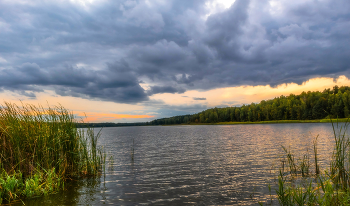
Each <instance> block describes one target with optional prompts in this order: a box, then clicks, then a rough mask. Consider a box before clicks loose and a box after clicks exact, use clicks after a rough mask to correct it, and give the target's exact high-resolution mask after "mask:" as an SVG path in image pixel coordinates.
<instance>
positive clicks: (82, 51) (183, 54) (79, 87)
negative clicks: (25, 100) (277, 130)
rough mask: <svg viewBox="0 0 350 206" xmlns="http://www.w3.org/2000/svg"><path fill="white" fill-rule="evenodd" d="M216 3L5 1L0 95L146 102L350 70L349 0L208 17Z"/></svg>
mask: <svg viewBox="0 0 350 206" xmlns="http://www.w3.org/2000/svg"><path fill="white" fill-rule="evenodd" d="M210 1H211V0H208V1H201V0H193V1H175V0H169V1H164V2H158V1H145V0H135V1H130V0H129V1H94V2H93V3H88V2H86V4H85V5H82V4H80V3H74V2H73V1H69V0H63V1H42V0H32V1H0V31H1V32H0V91H4V90H9V91H13V92H17V93H19V94H21V95H24V96H27V97H30V98H35V93H37V92H42V91H44V90H52V91H55V92H56V94H58V95H63V96H75V97H82V98H89V99H91V98H92V99H99V100H104V101H113V102H121V103H138V102H144V101H148V100H149V97H148V96H150V95H153V94H157V93H183V92H185V91H186V90H194V89H196V90H208V89H213V88H219V87H227V86H239V85H272V86H275V85H278V84H282V83H290V82H295V83H298V84H301V83H302V82H304V81H307V80H308V79H310V78H314V77H332V78H337V77H338V76H339V75H346V76H348V77H349V76H350V75H349V71H350V59H349V56H350V42H349V36H350V12H349V11H350V2H349V1H347V0H339V1H331V0H325V1H301V0H300V1H299V0H298V1H292V2H291V1H287V0H281V1H278V2H275V4H276V5H275V4H272V3H271V4H270V2H269V1H261V0H236V1H235V3H234V4H233V5H232V6H231V7H230V8H228V9H222V10H220V11H219V12H216V13H213V14H211V15H210V16H207V17H206V15H207V14H208V13H209V12H210V11H209V10H208V8H207V6H206V5H210ZM140 84H149V85H153V86H152V87H151V88H150V90H148V91H145V90H144V89H143V88H142V87H141V86H140Z"/></svg>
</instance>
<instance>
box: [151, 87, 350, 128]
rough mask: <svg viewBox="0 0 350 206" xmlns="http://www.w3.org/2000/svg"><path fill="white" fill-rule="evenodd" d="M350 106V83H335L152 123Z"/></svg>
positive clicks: (338, 110)
mask: <svg viewBox="0 0 350 206" xmlns="http://www.w3.org/2000/svg"><path fill="white" fill-rule="evenodd" d="M349 108H350V87H348V86H341V87H338V86H334V87H333V89H330V88H328V89H325V90H324V91H323V92H319V91H316V92H311V91H308V92H302V93H301V94H299V95H295V94H290V95H289V96H283V95H281V96H280V97H276V98H274V99H270V100H262V101H261V102H260V103H251V104H247V105H245V104H244V105H242V106H239V107H226V108H212V109H207V110H205V111H202V112H199V113H197V114H188V115H181V116H175V117H170V118H162V119H156V120H153V121H151V122H150V125H164V124H167V125H168V124H183V123H185V124H188V123H216V122H230V121H231V122H257V121H273V120H314V119H324V118H326V117H332V118H347V117H349V114H350V111H349Z"/></svg>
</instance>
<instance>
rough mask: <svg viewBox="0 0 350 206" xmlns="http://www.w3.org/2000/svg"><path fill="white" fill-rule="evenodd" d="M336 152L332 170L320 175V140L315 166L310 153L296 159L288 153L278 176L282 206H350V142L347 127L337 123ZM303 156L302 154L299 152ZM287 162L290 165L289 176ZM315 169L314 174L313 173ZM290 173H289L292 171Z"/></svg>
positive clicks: (278, 197)
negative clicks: (285, 165)
mask: <svg viewBox="0 0 350 206" xmlns="http://www.w3.org/2000/svg"><path fill="white" fill-rule="evenodd" d="M330 122H332V127H333V134H334V150H333V155H332V158H331V160H330V161H329V162H330V165H329V169H328V170H325V171H324V172H320V168H319V163H318V161H319V159H318V154H317V138H318V136H317V137H316V138H315V140H314V142H313V150H314V151H313V155H314V157H313V162H312V163H310V159H311V158H310V156H309V153H308V151H307V152H306V154H303V155H302V158H296V157H295V155H293V154H292V152H291V151H290V150H287V149H286V148H285V147H283V146H282V148H283V150H284V151H285V157H284V160H282V162H283V164H282V165H283V166H282V167H281V168H280V170H279V171H280V172H279V175H278V183H277V185H278V189H277V190H276V193H277V199H278V201H279V203H280V205H329V206H331V205H350V177H349V173H350V138H349V136H348V135H347V129H348V126H349V121H348V119H347V120H346V121H345V124H339V122H338V121H337V122H336V123H333V121H332V120H330ZM299 153H300V152H299ZM284 162H286V164H287V165H288V166H287V167H286V169H287V171H286V172H285V168H284ZM311 168H313V169H312V170H313V172H310V171H311ZM288 169H289V170H288Z"/></svg>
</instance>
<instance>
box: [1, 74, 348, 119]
mask: <svg viewBox="0 0 350 206" xmlns="http://www.w3.org/2000/svg"><path fill="white" fill-rule="evenodd" d="M335 85H338V86H350V80H349V79H348V78H347V77H345V76H340V77H339V78H338V79H336V80H333V78H326V77H321V78H313V79H310V80H308V81H306V82H304V83H303V84H302V85H298V84H295V83H290V84H281V85H278V86H276V87H271V86H269V85H264V86H239V87H227V88H218V89H212V90H208V91H197V90H189V91H186V92H185V93H182V94H170V93H165V94H156V95H153V96H151V97H150V100H151V102H150V103H149V104H143V103H137V104H121V103H114V102H108V101H101V100H89V99H83V98H78V97H68V96H64V97H63V96H58V95H56V94H54V93H53V92H52V91H45V92H41V93H35V94H36V96H37V98H36V99H29V98H27V97H24V96H21V95H19V94H15V93H12V92H2V93H1V97H2V100H3V101H9V102H12V103H16V104H20V103H21V102H20V100H23V102H24V103H29V104H35V105H38V104H40V105H43V106H45V105H47V104H48V103H49V104H50V105H58V104H61V105H62V106H63V107H65V108H67V109H69V110H70V111H73V113H74V114H75V115H77V116H80V117H84V116H85V115H84V113H85V114H86V116H87V119H84V121H85V122H144V121H151V120H152V119H156V118H159V117H162V116H161V114H160V113H158V112H157V110H158V109H159V107H158V106H157V105H156V104H155V105H152V101H153V102H162V108H163V109H164V108H165V109H176V106H191V105H206V106H207V108H212V107H216V106H240V105H242V104H250V103H252V102H255V103H258V102H260V101H261V100H267V99H272V98H274V97H278V96H281V95H285V96H288V95H289V94H291V93H293V94H300V93H301V92H303V91H305V92H306V91H323V90H324V89H326V88H333V87H334V86H335ZM193 98H205V100H194V99H193ZM195 112H200V111H195ZM185 113H186V112H184V114H185ZM186 114H187V113H186Z"/></svg>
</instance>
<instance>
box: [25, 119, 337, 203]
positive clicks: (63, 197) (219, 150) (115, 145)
mask: <svg viewBox="0 0 350 206" xmlns="http://www.w3.org/2000/svg"><path fill="white" fill-rule="evenodd" d="M317 135H319V138H318V150H319V154H320V156H319V158H320V159H321V162H322V161H323V163H324V164H325V160H326V159H327V158H328V157H329V156H330V155H331V152H332V149H333V143H332V142H333V138H334V137H333V130H332V127H331V124H328V123H322V124H321V123H308V124H264V125H227V126H226V125H206V126H167V127H166V126H153V127H118V128H104V129H103V130H102V136H101V138H100V144H102V145H104V147H105V149H106V151H107V152H108V156H113V157H114V159H113V162H108V160H109V158H108V157H107V163H106V174H105V175H103V176H102V177H101V178H97V179H85V180H81V181H77V182H70V183H67V184H66V188H65V191H63V192H61V193H59V194H55V195H50V196H47V197H44V198H42V197H41V198H37V199H33V200H27V201H24V203H25V204H26V205H102V204H110V205H258V201H261V202H264V203H266V202H267V201H268V200H269V199H270V192H269V189H268V186H267V185H268V183H270V184H271V185H274V182H275V179H274V177H275V174H276V171H277V170H276V168H277V167H278V166H279V165H280V161H279V157H281V155H282V154H283V151H282V148H281V145H284V146H286V147H290V149H291V150H292V151H294V153H295V154H303V153H305V152H306V151H307V149H306V148H310V149H311V148H312V147H311V146H312V141H313V139H314V138H315V137H316V136H317ZM133 140H134V146H133ZM132 148H134V159H133V160H132V156H131V149H132ZM309 152H312V150H310V151H309ZM272 193H273V194H274V192H273V191H272ZM275 203H277V202H276V201H275Z"/></svg>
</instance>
